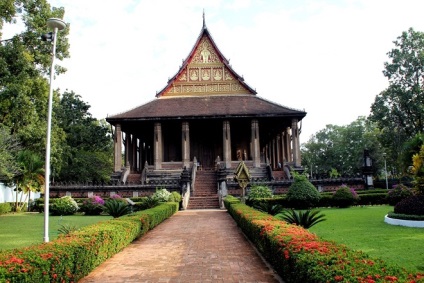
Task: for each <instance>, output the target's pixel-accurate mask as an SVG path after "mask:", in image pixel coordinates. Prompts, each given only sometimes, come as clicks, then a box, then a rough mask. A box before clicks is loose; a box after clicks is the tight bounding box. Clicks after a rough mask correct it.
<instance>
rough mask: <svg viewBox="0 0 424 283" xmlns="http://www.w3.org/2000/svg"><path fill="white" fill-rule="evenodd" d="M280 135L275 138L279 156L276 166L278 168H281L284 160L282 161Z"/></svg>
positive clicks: (276, 150) (276, 152) (276, 153)
mask: <svg viewBox="0 0 424 283" xmlns="http://www.w3.org/2000/svg"><path fill="white" fill-rule="evenodd" d="M280 139H281V138H280V135H277V137H276V138H275V155H276V156H277V160H276V163H275V165H276V167H277V168H281V167H282V164H283V162H282V161H281V141H280Z"/></svg>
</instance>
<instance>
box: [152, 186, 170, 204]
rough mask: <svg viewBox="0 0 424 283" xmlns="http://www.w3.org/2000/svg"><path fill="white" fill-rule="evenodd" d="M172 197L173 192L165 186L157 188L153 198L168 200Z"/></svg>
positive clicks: (162, 200) (160, 200) (161, 200)
mask: <svg viewBox="0 0 424 283" xmlns="http://www.w3.org/2000/svg"><path fill="white" fill-rule="evenodd" d="M170 197H171V193H170V192H169V191H168V190H167V189H165V188H156V192H155V193H154V194H153V198H155V199H157V200H158V201H159V202H167V201H169V198H170Z"/></svg>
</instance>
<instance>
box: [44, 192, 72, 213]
mask: <svg viewBox="0 0 424 283" xmlns="http://www.w3.org/2000/svg"><path fill="white" fill-rule="evenodd" d="M77 210H78V204H77V202H76V201H75V200H74V199H73V198H72V197H70V196H64V197H61V198H58V199H52V202H51V203H50V208H49V211H50V213H51V214H52V215H72V214H74V213H75V212H77Z"/></svg>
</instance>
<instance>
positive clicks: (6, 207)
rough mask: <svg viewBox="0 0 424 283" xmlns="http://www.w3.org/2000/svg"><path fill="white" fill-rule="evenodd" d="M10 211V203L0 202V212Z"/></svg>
mask: <svg viewBox="0 0 424 283" xmlns="http://www.w3.org/2000/svg"><path fill="white" fill-rule="evenodd" d="M11 211H12V207H11V206H10V203H8V202H4V203H0V214H5V213H8V212H11Z"/></svg>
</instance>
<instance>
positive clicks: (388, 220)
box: [384, 215, 424, 228]
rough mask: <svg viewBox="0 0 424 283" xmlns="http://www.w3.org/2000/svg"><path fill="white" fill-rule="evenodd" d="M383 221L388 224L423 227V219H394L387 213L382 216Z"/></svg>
mask: <svg viewBox="0 0 424 283" xmlns="http://www.w3.org/2000/svg"><path fill="white" fill-rule="evenodd" d="M384 222H386V223H387V224H390V225H398V226H406V227H415V228H424V221H414V220H402V219H394V218H390V217H388V216H387V215H386V216H384Z"/></svg>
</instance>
